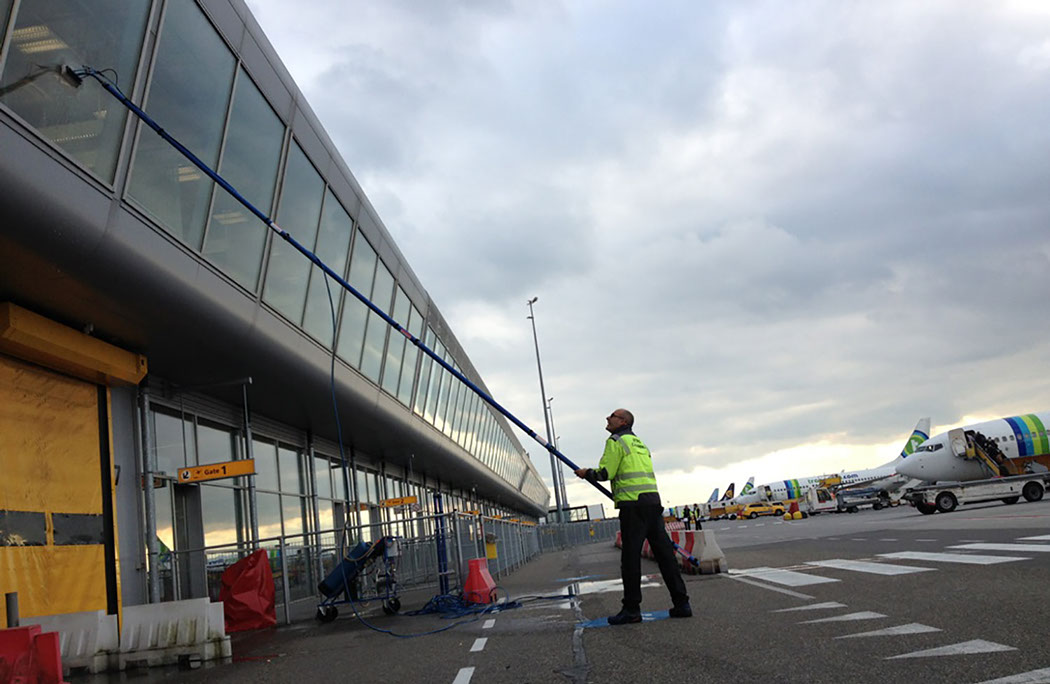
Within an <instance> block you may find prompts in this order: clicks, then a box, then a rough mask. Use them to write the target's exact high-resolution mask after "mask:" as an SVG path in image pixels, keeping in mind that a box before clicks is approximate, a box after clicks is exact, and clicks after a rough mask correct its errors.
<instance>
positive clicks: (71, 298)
mask: <svg viewBox="0 0 1050 684" xmlns="http://www.w3.org/2000/svg"><path fill="white" fill-rule="evenodd" d="M62 64H69V65H72V66H74V67H80V66H81V65H88V66H90V67H93V68H95V69H98V70H99V71H102V70H105V73H106V75H107V76H109V77H110V78H111V79H112V80H113V81H114V82H116V83H117V84H118V85H119V87H120V89H121V90H122V91H123V92H124V93H125V94H126V95H127V96H128V97H129V98H130V99H131V100H132V101H133V102H135V103H136V104H139V105H141V106H143V108H144V109H145V111H146V112H147V113H148V114H149V115H150V116H151V117H153V118H154V119H155V120H156V121H157V122H158V123H159V124H160V125H161V126H162V127H163V128H164V129H165V130H166V131H168V132H169V133H170V134H171V135H172V136H174V137H175V138H176V139H178V140H179V141H180V142H182V143H183V144H184V145H186V147H188V148H189V149H190V150H192V151H193V152H194V154H196V155H197V156H198V157H199V158H200V159H201V160H202V161H203V162H204V163H205V164H207V165H208V166H210V167H211V168H213V169H216V170H217V171H218V172H219V173H220V174H221V175H222V176H223V177H224V178H225V179H227V180H228V181H229V182H230V183H231V184H232V185H233V186H234V187H235V188H237V189H238V191H239V192H240V193H241V194H242V195H244V196H245V197H246V198H247V199H248V200H249V201H250V202H251V203H252V204H253V205H254V206H256V207H258V208H259V209H261V210H262V211H263V212H265V213H267V214H268V215H270V216H272V217H274V218H275V220H276V222H277V223H278V224H279V225H280V226H281V227H282V228H284V229H285V230H287V231H288V232H289V233H291V234H292V235H293V236H294V237H295V238H296V239H297V240H298V241H299V242H300V243H302V244H303V245H305V246H306V247H307V248H309V249H311V250H312V251H314V252H315V253H316V254H317V255H318V256H319V257H320V258H321V259H322V260H323V261H324V262H325V263H326V264H328V265H329V266H330V267H331V268H332V269H334V270H335V271H336V272H338V273H341V274H343V277H344V278H345V279H346V280H347V281H349V282H350V283H351V284H352V285H353V286H354V287H355V288H356V289H358V290H359V291H360V292H362V293H363V294H364V295H366V296H368V297H369V298H370V299H371V300H372V301H373V302H375V303H376V305H377V306H378V307H379V308H381V309H382V310H383V311H385V312H387V313H388V314H390V315H391V316H392V317H393V319H394V320H396V321H397V322H399V323H400V324H401V325H402V326H404V327H405V328H406V329H407V330H409V331H410V332H411V333H412V334H413V335H415V336H416V337H418V338H419V339H421V340H422V341H423V342H424V344H426V345H427V346H428V347H429V348H431V349H433V350H434V351H435V352H436V353H437V354H438V355H440V356H441V358H443V359H444V360H445V361H447V362H448V363H449V364H450V365H452V366H453V367H455V368H456V369H457V370H458V371H460V372H461V373H463V374H464V375H465V376H467V377H468V378H469V379H470V380H471V381H473V382H474V383H476V384H477V385H478V386H480V387H482V388H484V387H485V385H484V383H483V381H482V380H481V378H480V377H479V376H478V373H477V372H476V370H475V369H474V367H473V366H472V365H471V363H470V360H469V359H468V358H467V356H466V354H465V353H464V351H463V349H462V347H461V346H460V345H459V343H458V342H457V340H456V337H455V335H454V334H453V332H452V331H451V330H450V329H449V327H448V325H447V324H446V322H445V321H444V319H443V318H442V317H441V313H440V312H439V311H438V309H437V307H436V306H435V304H434V302H433V301H431V299H430V297H429V295H428V294H427V292H426V290H425V289H424V287H423V285H422V283H420V282H419V280H418V279H417V277H416V276H415V274H414V273H413V272H412V269H411V267H410V266H409V264H408V263H407V262H406V261H405V259H404V257H403V256H402V254H401V252H400V250H399V249H398V247H397V245H396V244H394V242H393V240H392V239H391V237H390V234H389V233H388V231H387V230H386V228H385V227H384V226H383V223H382V221H381V220H380V218H379V216H378V215H377V214H376V211H375V209H374V208H373V207H372V206H371V204H370V203H369V201H368V198H367V197H365V195H364V193H363V192H362V190H361V187H360V186H359V185H358V184H357V182H356V180H355V179H354V177H353V175H352V174H351V172H350V170H349V169H348V168H347V166H346V163H345V162H344V161H343V159H342V158H341V157H340V155H339V153H338V151H337V150H336V149H335V147H334V146H333V144H332V142H331V141H330V140H329V138H328V136H327V134H326V133H325V131H324V129H323V128H322V127H321V125H320V123H319V122H318V120H317V118H316V116H315V115H314V114H313V112H312V111H311V109H310V107H309V105H308V104H307V103H306V102H305V100H304V99H303V96H302V93H301V92H300V91H299V89H298V88H297V86H296V85H295V83H294V82H293V81H292V79H291V78H290V76H289V75H288V72H287V70H286V69H285V68H284V66H283V65H282V64H281V61H280V60H279V58H278V57H277V55H276V53H275V52H274V50H273V48H272V47H271V45H270V44H269V42H268V40H267V38H266V37H265V36H264V35H263V33H262V31H261V29H260V28H259V26H258V24H257V23H256V21H255V20H254V18H253V17H252V16H251V14H250V12H249V10H248V8H247V6H246V5H245V3H244V2H243V0H0V434H2V435H3V439H0V474H2V480H0V593H3V592H7V591H18V592H19V601H20V604H21V614H22V615H23V616H33V615H48V614H55V613H67V612H76V611H83V610H97V609H105V610H108V611H109V612H116V611H117V610H118V609H119V606H120V605H121V604H123V605H135V604H141V603H145V602H149V601H151V600H152V601H156V600H168V599H173V598H191V597H196V596H207V595H209V594H210V593H213V590H214V587H213V586H212V584H213V578H212V577H211V575H210V573H206V569H205V567H204V565H205V563H206V561H205V557H204V556H203V555H200V556H194V555H193V554H189V555H185V556H183V557H182V559H183V561H184V562H181V563H176V564H172V563H170V561H169V560H168V559H169V558H170V556H171V555H172V554H176V555H177V554H178V553H179V552H180V551H186V552H187V553H189V550H197V549H201V548H204V547H215V546H219V545H228V546H231V547H235V546H237V545H240V546H248V545H251V544H253V543H254V542H257V541H258V540H264V539H272V538H275V537H281V536H284V537H286V538H287V539H289V540H291V539H294V538H295V537H296V536H298V537H300V539H304V538H306V537H307V536H309V535H311V534H319V533H321V532H324V531H330V530H333V529H340V528H341V527H342V525H343V524H344V521H349V522H350V524H352V525H365V526H367V525H370V524H376V523H377V522H379V521H384V522H386V521H391V520H397V519H400V520H404V521H408V520H410V519H411V518H412V517H413V516H424V515H426V514H427V513H428V512H431V511H432V510H433V509H432V506H433V499H434V497H433V494H434V493H435V492H440V493H442V495H443V498H444V500H445V502H446V507H447V508H454V509H459V510H476V511H481V512H483V513H485V514H489V515H500V516H505V517H506V516H509V517H518V518H521V519H522V520H535V519H537V518H538V517H539V516H542V515H543V514H544V513H545V512H546V511H547V507H548V500H549V496H548V491H547V489H546V487H545V485H544V484H543V482H542V480H541V479H540V477H539V475H538V473H537V471H536V468H535V467H534V465H533V464H532V463H531V461H530V459H529V457H528V455H527V454H526V453H525V451H524V449H523V448H522V446H521V444H520V443H519V441H518V440H517V438H516V437H515V434H514V432H513V431H512V428H511V426H510V424H509V423H508V422H507V421H506V420H505V419H504V418H503V417H502V416H500V415H498V414H497V413H496V412H495V411H493V410H492V409H490V408H489V407H488V406H487V405H486V404H485V403H484V402H483V401H481V400H480V399H479V398H478V397H477V396H476V395H475V394H474V393H473V392H471V391H469V390H468V389H467V388H466V387H465V386H463V385H461V383H459V382H458V381H457V380H456V379H455V378H454V377H453V376H452V374H450V373H449V372H448V371H447V370H445V369H444V368H442V367H441V366H440V365H438V364H436V363H434V362H433V360H432V359H430V358H429V357H427V356H426V355H425V354H423V353H422V352H420V351H419V350H418V349H417V348H416V347H415V346H414V345H412V344H411V343H410V342H409V341H408V340H406V338H405V337H403V336H402V335H400V334H398V333H397V331H396V330H393V329H392V328H391V327H390V326H389V325H387V324H386V323H385V322H384V321H383V320H382V319H381V318H380V317H379V316H377V315H376V314H375V313H374V312H372V311H369V310H368V308H367V307H366V306H365V305H363V304H362V303H361V302H360V301H358V300H357V299H356V298H354V297H353V296H352V295H350V294H349V293H346V292H344V291H343V290H342V288H340V287H339V286H338V284H336V283H334V282H329V283H326V280H327V279H326V278H325V276H324V274H323V272H322V271H321V270H320V269H319V268H317V267H316V266H315V265H313V264H311V263H310V262H309V261H308V260H307V259H306V258H304V257H303V256H302V255H301V254H299V253H298V252H297V251H295V250H294V249H293V248H291V247H290V246H289V245H288V244H287V243H285V242H284V241H282V240H280V239H279V238H277V239H274V238H275V235H274V234H273V232H272V231H271V230H269V229H268V228H267V227H266V226H265V225H264V224H263V223H262V222H261V221H259V220H258V219H257V218H256V217H254V216H253V215H252V214H251V213H250V212H249V211H248V210H246V209H245V208H244V207H242V206H241V205H240V204H238V203H237V202H236V201H235V200H234V199H233V198H232V197H231V195H230V194H228V193H227V192H226V191H225V190H223V189H222V188H221V187H219V186H217V185H216V184H215V183H213V182H212V181H211V180H210V179H209V178H208V176H206V175H205V174H203V173H202V172H201V171H200V170H199V169H197V168H196V167H194V166H193V165H192V164H190V163H189V162H188V161H187V160H186V158H184V157H183V156H181V155H180V154H178V153H177V152H176V151H175V150H174V149H173V148H172V147H170V146H169V145H168V144H167V143H166V142H165V141H164V140H162V139H161V138H160V137H159V136H158V135H156V134H155V133H154V132H153V131H152V130H150V129H149V128H148V127H147V126H145V125H143V124H142V123H140V121H139V120H138V119H137V118H136V117H134V116H132V115H131V114H130V113H129V112H128V111H127V110H126V109H125V107H124V106H123V105H121V104H120V102H118V100H116V99H115V98H114V97H112V96H111V95H110V94H109V93H107V92H106V91H105V90H104V89H103V88H102V87H101V86H100V85H99V84H98V83H97V82H94V81H92V80H90V79H89V80H86V81H85V82H84V83H83V84H82V85H80V86H79V87H75V86H74V85H72V84H70V83H67V82H66V81H64V80H63V79H62V78H61V77H60V76H59V75H58V74H57V73H56V71H55V69H54V67H56V66H58V65H62ZM360 105H361V106H367V103H360ZM329 287H330V288H331V289H330V290H329ZM329 291H330V292H331V294H330V295H329ZM330 297H331V299H330ZM333 400H334V401H333ZM333 403H335V404H337V405H338V420H337V413H336V411H335V409H334V408H333ZM337 425H338V426H339V428H341V436H342V440H341V442H342V448H341V446H340V439H339V436H340V429H339V428H337ZM245 459H252V460H253V461H254V469H255V474H254V475H252V476H240V477H227V478H224V479H215V480H209V481H202V482H194V483H189V484H187V483H180V482H178V480H177V473H178V469H179V468H185V467H190V466H203V465H207V464H215V463H218V464H223V463H225V464H229V463H230V462H236V461H241V460H245ZM344 464H345V466H344ZM412 496H415V497H417V500H418V505H417V506H416V507H400V508H392V507H386V506H382V505H381V504H382V503H383V502H384V501H387V502H388V503H389V501H388V500H390V499H394V498H398V497H412ZM264 545H265V544H264ZM151 559H152V563H151ZM59 587H60V588H61V590H57V589H56V588H59ZM0 610H2V606H0Z"/></svg>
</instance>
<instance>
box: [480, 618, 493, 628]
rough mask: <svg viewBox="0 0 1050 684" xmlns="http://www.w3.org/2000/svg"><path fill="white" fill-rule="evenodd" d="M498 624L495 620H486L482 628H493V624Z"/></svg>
mask: <svg viewBox="0 0 1050 684" xmlns="http://www.w3.org/2000/svg"><path fill="white" fill-rule="evenodd" d="M495 624H496V621H495V620H485V624H483V625H482V626H481V628H482V629H492V626H493V625H495Z"/></svg>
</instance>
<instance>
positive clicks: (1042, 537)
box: [1019, 534, 1050, 541]
mask: <svg viewBox="0 0 1050 684" xmlns="http://www.w3.org/2000/svg"><path fill="white" fill-rule="evenodd" d="M1019 540H1020V541H1050V534H1041V535H1039V536H1038V537H1019Z"/></svg>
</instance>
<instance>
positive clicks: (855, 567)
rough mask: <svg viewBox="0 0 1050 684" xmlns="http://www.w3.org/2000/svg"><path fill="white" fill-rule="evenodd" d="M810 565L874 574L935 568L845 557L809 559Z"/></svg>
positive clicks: (927, 570)
mask: <svg viewBox="0 0 1050 684" xmlns="http://www.w3.org/2000/svg"><path fill="white" fill-rule="evenodd" d="M809 564H810V565H819V566H820V567H823V568H837V569H839V570H851V571H853V572H867V573H870V574H872V575H908V574H911V573H913V572H930V571H933V570H934V569H935V568H916V567H914V566H911V565H893V564H892V563H869V562H867V561H855V560H845V559H843V558H832V559H830V560H822V561H809Z"/></svg>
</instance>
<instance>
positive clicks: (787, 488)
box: [733, 418, 930, 505]
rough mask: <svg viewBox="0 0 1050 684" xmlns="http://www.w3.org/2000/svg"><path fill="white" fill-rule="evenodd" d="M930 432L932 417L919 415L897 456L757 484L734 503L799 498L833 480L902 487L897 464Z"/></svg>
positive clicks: (838, 484)
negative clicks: (872, 465)
mask: <svg viewBox="0 0 1050 684" xmlns="http://www.w3.org/2000/svg"><path fill="white" fill-rule="evenodd" d="M929 434H930V419H929V418H920V419H919V422H918V423H916V424H915V429H914V430H912V433H911V434H910V435H909V436H908V441H907V442H905V444H904V448H902V449H901V453H900V454H899V455H898V456H897V458H895V459H893V460H892V461H890V462H888V463H884V464H883V465H881V466H878V467H876V468H867V469H865V470H850V471H845V470H844V471H842V472H841V473H837V474H831V475H814V476H811V477H801V478H796V479H791V480H778V481H776V482H769V483H766V484H763V485H759V486H758V487H755V488H754V489H752V490H751V491H750V492H748V493H747V494H746V495H745V494H741V495H740V496H738V497H736V499H735V500H734V501H733V503H737V504H744V505H747V504H749V503H756V502H758V501H784V500H787V499H798V498H801V497H803V496H805V495H806V492H808V491H809V490H810V489H813V488H814V487H819V486H821V485H822V484H830V485H831V486H833V487H835V488H836V489H843V488H853V487H858V486H861V485H864V486H868V487H876V486H877V487H881V488H891V489H895V488H899V487H900V486H901V485H903V484H904V483H905V482H907V481H908V478H905V477H901V476H900V475H899V471H898V468H897V466H898V465H899V464H901V463H903V462H904V461H905V459H907V458H909V457H910V456H912V454H914V453H915V451H916V450H917V449H918V448H919V445H921V444H923V443H924V442H925V441H926V439H927V438H928V437H929Z"/></svg>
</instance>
